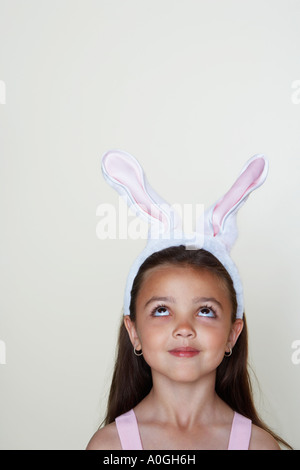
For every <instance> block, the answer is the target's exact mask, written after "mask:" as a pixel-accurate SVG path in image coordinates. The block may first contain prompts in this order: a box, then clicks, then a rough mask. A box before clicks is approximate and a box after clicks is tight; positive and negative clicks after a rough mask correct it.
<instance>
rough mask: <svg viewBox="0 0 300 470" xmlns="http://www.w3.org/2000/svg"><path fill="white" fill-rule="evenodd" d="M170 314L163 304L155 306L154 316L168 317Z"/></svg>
mask: <svg viewBox="0 0 300 470" xmlns="http://www.w3.org/2000/svg"><path fill="white" fill-rule="evenodd" d="M169 314H170V312H169V310H168V309H167V307H165V306H163V305H160V306H158V307H155V308H154V309H153V310H152V315H153V316H154V317H166V316H168V315H169Z"/></svg>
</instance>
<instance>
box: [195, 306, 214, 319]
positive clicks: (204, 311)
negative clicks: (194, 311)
mask: <svg viewBox="0 0 300 470" xmlns="http://www.w3.org/2000/svg"><path fill="white" fill-rule="evenodd" d="M198 316H199V317H209V318H214V317H215V316H216V314H215V312H214V310H213V309H212V308H211V307H202V308H200V310H199V313H198Z"/></svg>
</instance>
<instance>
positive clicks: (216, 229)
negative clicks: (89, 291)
mask: <svg viewBox="0 0 300 470" xmlns="http://www.w3.org/2000/svg"><path fill="white" fill-rule="evenodd" d="M102 171H103V175H104V177H105V179H106V180H107V181H108V182H109V184H111V185H112V186H113V187H114V188H115V189H116V190H117V191H118V192H119V193H120V194H121V195H122V196H123V197H125V198H126V201H127V203H128V204H129V205H130V206H133V207H134V208H135V210H136V212H137V213H138V215H140V216H142V217H145V216H146V218H147V220H148V221H149V222H150V224H151V228H150V230H149V235H148V242H147V245H146V247H145V249H144V250H143V252H142V253H141V254H140V255H139V256H138V258H137V259H136V261H135V262H134V264H133V266H132V267H131V270H130V272H129V275H128V278H127V284H126V289H125V296H124V320H122V323H121V327H120V333H119V344H118V354H117V359H116V364H115V370H114V374H113V379H112V385H111V390H110V395H109V400H108V408H107V414H106V418H105V421H104V424H105V426H104V427H103V428H101V429H99V430H98V431H97V432H96V433H95V434H94V436H93V437H92V439H91V440H90V442H89V444H88V446H87V448H88V449H106V450H114V449H115V450H117V449H126V450H128V449H140V450H141V449H151V450H153V449H159V450H164V449H168V450H170V449H174V450H175V449H176V450H177V449H178V450H179V449H180V450H188V449H191V450H195V449H280V447H279V444H278V442H281V443H282V444H284V445H286V446H287V447H289V445H288V444H287V443H286V442H285V441H283V440H282V439H281V438H280V437H278V436H276V435H275V434H274V433H273V432H271V431H270V430H269V429H268V428H267V426H266V425H265V424H264V423H263V422H262V421H261V420H260V418H259V417H258V415H257V412H256V410H255V407H254V403H253V398H252V393H251V385H250V379H249V374H248V371H247V353H248V351H247V349H248V348H247V325H246V319H245V315H244V302H243V289H242V284H241V280H240V277H239V274H238V271H237V268H236V266H235V264H234V263H233V261H232V259H231V257H230V254H229V251H230V249H231V247H232V246H233V244H234V242H235V240H236V237H237V229H236V213H237V210H238V209H239V208H240V207H241V206H242V204H243V203H244V202H245V201H246V199H247V198H248V196H249V194H250V192H252V191H253V189H256V188H257V187H259V186H260V185H261V184H262V183H263V182H264V180H265V178H266V175H267V161H266V159H265V158H264V157H263V156H262V155H256V156H254V157H252V159H250V160H249V161H248V162H247V164H246V166H245V167H244V169H243V170H242V173H241V174H240V176H239V178H238V179H237V181H236V182H235V184H234V185H233V186H232V187H231V188H230V190H229V191H228V192H227V193H226V194H225V195H224V196H223V197H222V198H221V199H220V200H218V201H217V203H216V204H214V205H213V206H212V207H211V208H209V209H208V210H207V211H206V212H204V214H203V216H202V217H201V218H200V219H199V221H198V222H197V225H196V232H195V233H194V234H193V235H192V236H190V235H189V236H188V237H187V235H186V234H185V233H184V232H183V231H182V229H181V227H180V222H181V221H180V217H179V216H178V214H177V213H175V211H174V210H173V208H172V207H170V206H169V205H168V204H167V203H166V202H165V201H163V200H162V199H161V197H160V196H159V195H158V194H157V193H156V192H155V191H154V190H153V189H152V188H151V187H150V185H149V183H148V182H147V181H146V179H145V175H144V173H143V171H142V169H141V167H140V165H139V163H138V162H137V161H136V160H135V159H134V157H132V156H131V155H129V154H127V153H125V152H121V151H117V150H114V151H110V152H107V154H105V155H104V157H103V160H102Z"/></svg>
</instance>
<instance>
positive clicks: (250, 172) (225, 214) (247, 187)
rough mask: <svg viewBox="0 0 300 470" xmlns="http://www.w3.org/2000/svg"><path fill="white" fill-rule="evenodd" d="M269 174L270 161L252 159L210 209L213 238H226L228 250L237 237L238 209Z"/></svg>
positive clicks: (261, 158) (258, 157)
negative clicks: (236, 220) (236, 217)
mask: <svg viewBox="0 0 300 470" xmlns="http://www.w3.org/2000/svg"><path fill="white" fill-rule="evenodd" d="M267 173H268V161H267V159H266V158H265V156H264V155H255V156H254V157H252V158H250V160H248V162H247V163H246V165H245V166H244V168H243V169H242V172H241V174H240V176H239V177H238V179H237V180H236V182H235V183H234V184H233V186H232V187H231V188H230V189H229V191H227V193H226V194H225V195H224V196H223V197H222V198H221V199H219V201H218V202H217V203H216V204H215V205H214V206H213V207H212V208H211V209H210V211H209V214H210V215H209V217H210V223H211V226H212V230H213V236H214V237H216V236H220V237H224V240H223V241H224V242H225V244H226V245H227V247H228V248H231V246H232V244H233V243H234V241H235V238H236V236H237V230H236V226H235V215H236V213H237V211H238V209H240V208H241V206H242V205H243V204H244V203H245V201H246V200H247V198H248V196H249V194H250V193H251V192H252V191H254V189H257V188H258V187H259V186H260V185H261V184H263V182H264V181H265V179H266V177H267ZM229 228H230V229H229ZM227 234H229V236H227Z"/></svg>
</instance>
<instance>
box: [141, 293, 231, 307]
mask: <svg viewBox="0 0 300 470" xmlns="http://www.w3.org/2000/svg"><path fill="white" fill-rule="evenodd" d="M158 300H159V301H162V302H173V303H176V300H175V299H174V297H159V296H156V295H154V296H153V297H151V299H149V300H147V302H146V303H145V305H144V308H146V307H147V305H148V304H150V303H151V302H155V301H158ZM192 302H193V303H194V304H197V303H199V302H214V303H215V304H217V305H218V306H219V307H220V308H221V309H223V307H222V304H221V303H220V302H219V301H218V300H217V299H216V298H215V297H194V298H193V299H192Z"/></svg>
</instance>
